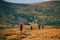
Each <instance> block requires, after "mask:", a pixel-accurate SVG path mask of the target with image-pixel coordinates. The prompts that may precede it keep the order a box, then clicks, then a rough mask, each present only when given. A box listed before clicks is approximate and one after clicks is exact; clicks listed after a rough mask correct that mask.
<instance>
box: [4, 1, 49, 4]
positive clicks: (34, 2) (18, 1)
mask: <svg viewBox="0 0 60 40" xmlns="http://www.w3.org/2000/svg"><path fill="white" fill-rule="evenodd" d="M4 1H7V2H12V3H36V2H44V1H49V0H4Z"/></svg>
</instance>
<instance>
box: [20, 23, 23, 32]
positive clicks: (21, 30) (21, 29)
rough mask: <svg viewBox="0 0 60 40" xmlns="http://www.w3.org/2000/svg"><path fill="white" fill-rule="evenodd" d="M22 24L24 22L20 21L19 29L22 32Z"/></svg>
mask: <svg viewBox="0 0 60 40" xmlns="http://www.w3.org/2000/svg"><path fill="white" fill-rule="evenodd" d="M23 26H24V23H23V22H20V31H21V32H22V30H23Z"/></svg>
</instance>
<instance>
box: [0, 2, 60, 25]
mask: <svg viewBox="0 0 60 40" xmlns="http://www.w3.org/2000/svg"><path fill="white" fill-rule="evenodd" d="M21 21H22V22H24V23H25V24H26V25H27V24H29V23H33V22H34V23H38V24H41V25H42V24H43V25H57V26H59V25H60V1H46V2H40V3H33V4H21V3H20V4H18V3H8V2H4V1H0V26H15V25H19V22H21Z"/></svg>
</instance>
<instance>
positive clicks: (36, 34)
mask: <svg viewBox="0 0 60 40" xmlns="http://www.w3.org/2000/svg"><path fill="white" fill-rule="evenodd" d="M29 28H30V27H28V28H27V27H26V28H24V30H23V32H20V30H19V28H9V29H4V30H0V40H60V29H59V28H60V27H55V26H54V27H53V26H49V27H47V26H46V27H45V28H44V29H40V30H38V29H37V28H36V29H33V30H32V31H31V30H30V29H29Z"/></svg>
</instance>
